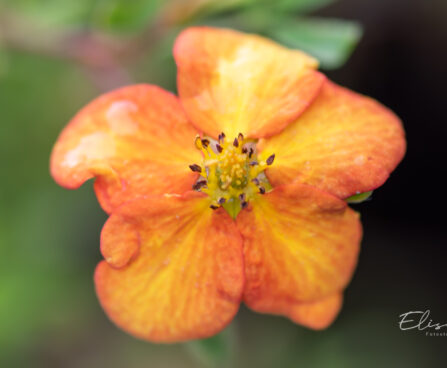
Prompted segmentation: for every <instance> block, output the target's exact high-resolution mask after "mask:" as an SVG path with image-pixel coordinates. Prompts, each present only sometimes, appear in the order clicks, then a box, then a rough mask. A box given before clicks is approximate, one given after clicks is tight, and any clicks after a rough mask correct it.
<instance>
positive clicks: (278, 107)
mask: <svg viewBox="0 0 447 368" xmlns="http://www.w3.org/2000/svg"><path fill="white" fill-rule="evenodd" d="M174 57H175V60H176V63H177V67H178V76H177V84H178V90H179V95H180V99H181V101H182V104H183V106H184V107H185V110H186V113H187V114H188V116H189V117H190V119H191V121H192V123H193V124H194V125H195V126H196V127H197V128H199V129H201V130H202V131H204V132H205V133H208V134H209V135H211V136H214V137H217V135H218V134H219V133H220V132H222V131H223V132H225V134H226V135H227V137H236V136H237V134H238V133H243V134H244V135H245V136H248V137H252V138H260V137H267V136H271V135H273V134H276V133H278V132H280V131H282V130H283V129H284V128H285V127H286V126H287V125H288V124H289V123H290V122H291V121H293V120H295V119H296V118H297V117H298V116H299V115H300V114H301V113H302V112H303V111H304V110H305V109H306V108H307V107H308V106H309V104H310V103H311V102H312V100H313V99H314V98H315V97H316V95H317V94H318V92H319V90H320V88H321V86H322V84H323V81H324V80H325V77H324V76H323V75H322V74H321V73H319V72H317V71H315V69H316V68H317V66H318V62H317V61H316V60H315V59H313V58H312V57H310V56H308V55H306V54H305V53H303V52H300V51H297V50H290V49H286V48H284V47H282V46H280V45H278V44H276V43H274V42H272V41H270V40H268V39H265V38H262V37H259V36H256V35H249V34H244V33H240V32H237V31H233V30H229V29H217V28H209V27H194V28H188V29H186V30H185V31H183V32H182V33H181V34H180V35H179V37H178V38H177V41H176V42H175V45H174Z"/></svg>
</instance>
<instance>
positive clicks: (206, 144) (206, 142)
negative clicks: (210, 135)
mask: <svg viewBox="0 0 447 368" xmlns="http://www.w3.org/2000/svg"><path fill="white" fill-rule="evenodd" d="M209 144H210V141H209V140H208V139H206V138H204V139H202V145H203V147H205V148H207V147H208V146H209Z"/></svg>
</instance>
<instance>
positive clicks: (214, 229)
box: [95, 192, 244, 342]
mask: <svg viewBox="0 0 447 368" xmlns="http://www.w3.org/2000/svg"><path fill="white" fill-rule="evenodd" d="M129 232H130V233H132V234H126V235H123V233H129ZM120 234H121V235H120ZM102 240H103V241H104V243H103V244H102V245H101V249H102V251H103V253H105V254H104V256H105V258H106V259H109V258H110V257H111V258H112V260H113V261H114V262H116V261H117V260H118V261H119V263H120V264H119V266H123V263H125V260H126V259H127V261H128V263H127V265H125V266H124V267H122V268H114V267H111V266H110V265H109V264H108V263H107V262H106V261H102V262H101V263H99V265H98V267H97V269H96V272H95V283H96V291H97V295H98V297H99V300H100V302H101V304H102V306H103V308H104V309H105V311H106V313H107V315H108V316H109V318H110V319H111V320H112V321H113V322H114V323H115V324H117V325H118V326H119V327H121V328H122V329H124V330H125V331H127V332H129V333H130V334H132V335H134V336H136V337H139V338H142V339H146V340H149V341H155V342H176V341H184V340H189V339H196V338H204V337H208V336H211V335H214V334H215V333H217V332H219V331H220V330H221V329H223V328H224V327H225V326H226V325H227V324H228V323H229V322H230V321H231V320H232V318H233V316H234V315H235V314H236V312H237V310H238V308H239V303H240V300H241V297H242V291H243V283H244V272H243V256H242V239H241V236H240V234H239V232H238V230H237V227H236V225H235V223H234V221H233V220H232V219H231V218H230V216H229V215H228V214H227V213H226V212H225V211H224V210H223V209H219V210H216V211H213V210H211V209H210V208H209V199H208V198H207V197H206V196H205V195H204V194H201V193H197V192H188V193H186V194H185V195H183V196H167V195H164V196H151V197H146V198H142V199H137V200H134V201H131V202H128V203H126V204H124V205H123V206H121V207H120V208H118V209H117V210H115V211H114V212H113V214H112V216H111V217H110V219H109V220H108V222H107V223H106V225H105V227H104V230H103V234H102ZM120 242H126V244H121V243H120ZM114 247H115V249H116V253H115V254H113V248H114ZM129 254H131V256H129ZM129 259H130V260H129ZM114 265H116V264H114Z"/></svg>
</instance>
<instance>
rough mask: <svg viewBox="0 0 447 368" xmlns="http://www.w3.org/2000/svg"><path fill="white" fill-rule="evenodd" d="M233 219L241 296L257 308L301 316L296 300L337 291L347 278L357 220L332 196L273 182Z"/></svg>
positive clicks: (352, 264) (351, 265)
mask: <svg viewBox="0 0 447 368" xmlns="http://www.w3.org/2000/svg"><path fill="white" fill-rule="evenodd" d="M236 222H237V225H238V228H239V230H240V231H241V234H242V237H243V239H244V260H245V275H246V285H245V291H244V301H245V303H246V304H247V305H248V306H249V307H250V308H252V309H254V310H256V311H259V312H263V313H273V314H281V315H285V316H288V317H290V318H292V319H293V320H297V321H298V320H301V319H302V320H304V317H303V313H304V312H303V311H300V310H299V309H298V310H295V307H296V306H297V305H298V304H300V303H310V302H316V301H317V300H318V299H322V298H325V297H327V296H329V295H332V294H334V293H338V292H340V291H341V290H343V289H344V288H345V287H346V285H347V284H348V282H349V280H350V279H351V276H352V273H353V271H354V268H355V265H356V263H357V256H358V252H359V244H360V240H361V234H362V230H361V224H360V221H359V219H358V214H357V213H356V212H354V211H352V210H351V209H350V208H349V207H348V206H347V205H346V203H345V202H344V201H342V200H340V199H338V198H336V197H335V196H332V195H330V194H328V193H325V192H322V191H320V190H318V189H316V188H314V187H311V186H308V185H304V184H300V183H294V184H292V185H286V186H281V187H277V188H274V189H273V190H272V191H271V192H270V193H267V194H265V195H264V196H260V197H259V198H258V199H256V200H255V201H254V203H253V204H252V205H251V206H250V207H249V208H248V209H247V210H246V211H242V212H241V213H240V214H239V216H238V217H237V219H236ZM300 323H303V324H305V323H304V322H300ZM308 324H312V322H309V323H308ZM314 324H316V323H314Z"/></svg>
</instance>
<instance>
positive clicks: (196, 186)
mask: <svg viewBox="0 0 447 368" xmlns="http://www.w3.org/2000/svg"><path fill="white" fill-rule="evenodd" d="M206 184H207V183H206V180H199V181H198V182H197V183H195V184H194V185H193V186H192V189H194V190H199V189H200V188H202V187H204V186H206Z"/></svg>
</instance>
